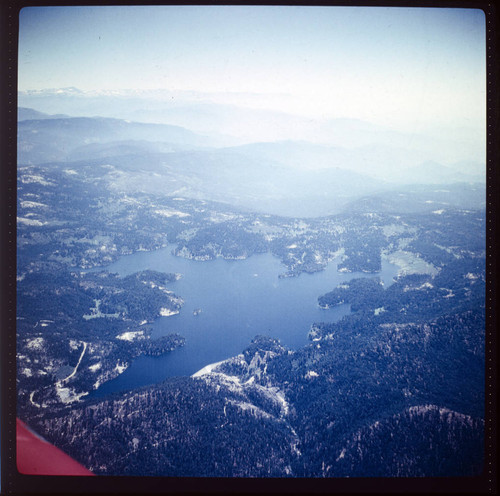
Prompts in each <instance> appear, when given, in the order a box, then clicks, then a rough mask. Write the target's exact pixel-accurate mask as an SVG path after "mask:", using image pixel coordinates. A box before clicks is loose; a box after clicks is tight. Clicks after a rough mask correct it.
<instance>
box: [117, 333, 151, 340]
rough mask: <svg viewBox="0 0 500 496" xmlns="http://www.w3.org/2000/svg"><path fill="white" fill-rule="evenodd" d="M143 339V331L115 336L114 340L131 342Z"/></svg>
mask: <svg viewBox="0 0 500 496" xmlns="http://www.w3.org/2000/svg"><path fill="white" fill-rule="evenodd" d="M142 337H144V331H127V332H124V333H123V334H120V335H119V336H116V339H121V340H122V341H133V340H134V339H140V338H142Z"/></svg>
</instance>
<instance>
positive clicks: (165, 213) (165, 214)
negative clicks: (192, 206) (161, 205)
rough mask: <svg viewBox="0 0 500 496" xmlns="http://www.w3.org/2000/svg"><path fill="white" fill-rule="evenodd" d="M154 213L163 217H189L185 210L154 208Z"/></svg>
mask: <svg viewBox="0 0 500 496" xmlns="http://www.w3.org/2000/svg"><path fill="white" fill-rule="evenodd" d="M155 214H158V215H162V216H163V217H190V216H191V214H187V213H186V212H181V211H179V210H168V209H160V210H155Z"/></svg>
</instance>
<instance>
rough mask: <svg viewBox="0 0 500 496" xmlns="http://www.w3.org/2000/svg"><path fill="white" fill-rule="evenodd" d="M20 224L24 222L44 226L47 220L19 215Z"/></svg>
mask: <svg viewBox="0 0 500 496" xmlns="http://www.w3.org/2000/svg"><path fill="white" fill-rule="evenodd" d="M17 222H18V224H24V225H26V226H44V225H45V224H46V222H41V221H39V220H36V219H27V218H26V217H18V218H17Z"/></svg>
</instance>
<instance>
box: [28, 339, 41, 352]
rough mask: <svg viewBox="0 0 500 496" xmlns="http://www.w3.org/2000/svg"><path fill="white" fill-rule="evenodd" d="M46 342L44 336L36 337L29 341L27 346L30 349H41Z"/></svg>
mask: <svg viewBox="0 0 500 496" xmlns="http://www.w3.org/2000/svg"><path fill="white" fill-rule="evenodd" d="M44 342H45V341H44V339H43V338H34V339H32V340H31V341H28V343H27V344H26V347H27V348H29V349H30V350H41V349H42V348H43V343H44Z"/></svg>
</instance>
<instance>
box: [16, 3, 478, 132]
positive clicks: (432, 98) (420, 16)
mask: <svg viewBox="0 0 500 496" xmlns="http://www.w3.org/2000/svg"><path fill="white" fill-rule="evenodd" d="M485 58H486V55H485V17H484V14H483V12H482V11H481V10H476V9H451V8H450V9H435V8H432V9H431V8H429V9H426V8H385V7H372V8H359V7H354V8H353V7H234V6H233V7H209V6H205V7H186V6H181V7H176V6H170V7H167V6H165V7H29V8H25V9H23V10H22V11H21V15H20V44H19V89H20V90H28V89H45V88H61V87H68V86H75V87H77V88H79V89H81V90H101V89H107V90H110V89H124V88H133V89H169V90H170V89H174V90H175V89H180V90H193V91H203V92H217V93H222V94H224V93H226V92H241V93H248V92H250V93H254V94H257V95H258V96H259V101H260V103H261V105H264V104H265V105H269V107H271V108H274V109H278V110H284V111H287V112H293V113H301V114H303V115H309V116H314V117H356V118H360V119H366V120H369V121H372V122H375V123H381V124H389V125H391V124H392V125H395V124H396V125H397V124H401V125H405V124H407V123H409V122H410V123H411V122H413V126H415V122H418V123H420V125H441V124H442V125H447V124H449V123H454V124H456V125H461V126H472V127H475V128H477V127H478V126H479V127H480V126H483V125H484V121H485V115H486V107H485V99H486V96H485V95H486V92H485V86H486V79H485V78H486V68H485ZM223 97H224V95H219V96H218V98H219V100H220V99H221V98H222V99H223ZM235 98H236V101H237V100H238V97H237V95H236V96H235V95H233V96H232V101H234V100H235ZM255 100H257V98H256V99H255ZM250 101H253V100H252V99H251V98H250V99H249V98H248V96H245V95H242V96H241V102H242V103H244V104H248V103H249V102H250ZM263 102H264V103H263Z"/></svg>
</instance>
